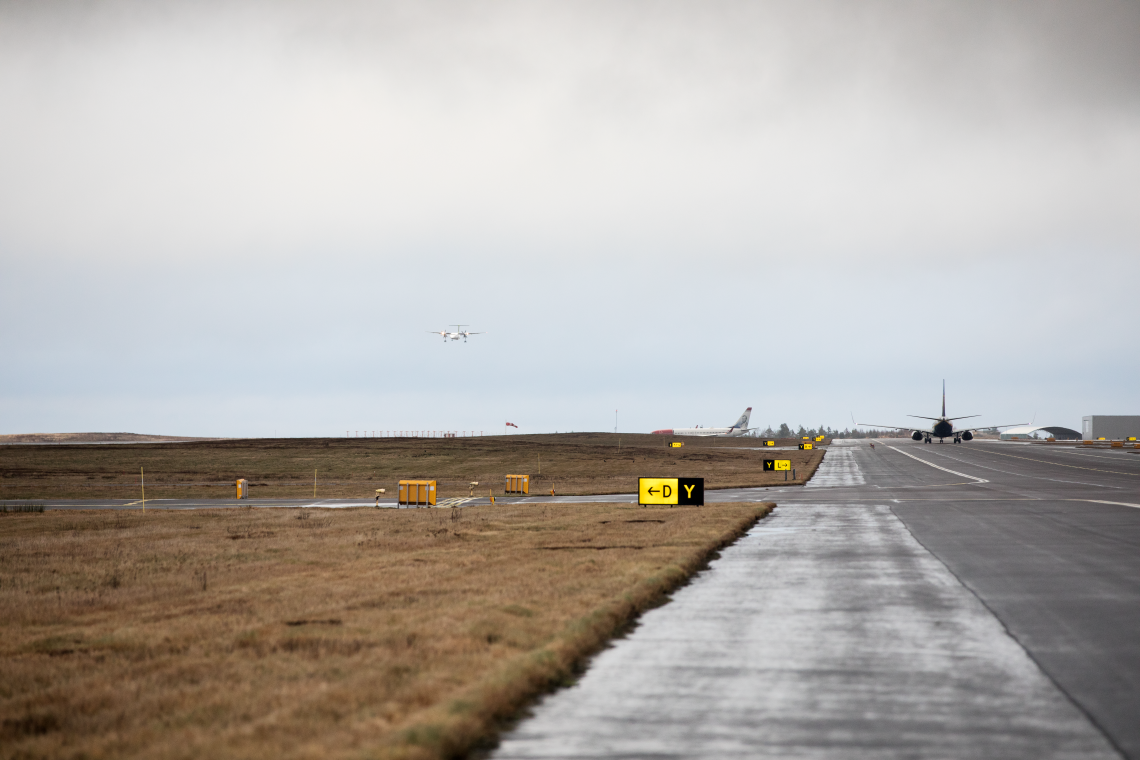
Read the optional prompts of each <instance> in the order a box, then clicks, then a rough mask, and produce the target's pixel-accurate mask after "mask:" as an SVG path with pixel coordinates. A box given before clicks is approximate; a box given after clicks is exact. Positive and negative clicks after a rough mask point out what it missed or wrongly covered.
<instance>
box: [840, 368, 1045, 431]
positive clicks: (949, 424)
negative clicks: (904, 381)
mask: <svg viewBox="0 0 1140 760" xmlns="http://www.w3.org/2000/svg"><path fill="white" fill-rule="evenodd" d="M980 416H981V415H980V414H967V415H966V416H964V417H947V416H946V381H945V380H943V381H942V416H941V417H923V416H921V415H918V414H908V415H907V417H916V418H918V419H920V420H933V421H934V424H933V425H931V426H930V429H929V430H921V429H920V430H914V431H912V432H911V434H910V437H911V438H913V439H914V440H916V441H926V442H927V443H930V442H931V439H932V438H937V439H938V442H939V443H943V440H942V439H944V438H953V439H954V443H961V442H962V441H971V440H973V438H974V431H975V430H981V429H983V428H999V427H1013V425H1024V424H1025V423H1024V422H1017V423H1013V425H978V426H977V427H972V428H962V429H960V430H956V429H955V428H954V425H953V421H954V420H966V419H969V418H970V417H980ZM855 424H857V425H861V426H863V427H878V428H888V429H891V430H907V429H908V426H904V425H875V424H873V423H870V422H857V423H855Z"/></svg>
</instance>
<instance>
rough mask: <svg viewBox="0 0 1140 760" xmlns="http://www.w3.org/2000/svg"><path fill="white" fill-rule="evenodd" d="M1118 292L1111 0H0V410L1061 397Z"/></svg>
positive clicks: (525, 423) (869, 412)
mask: <svg viewBox="0 0 1140 760" xmlns="http://www.w3.org/2000/svg"><path fill="white" fill-rule="evenodd" d="M1138 291H1140V5H1138V4H1137V3H1134V2H1079V3H1078V2H1058V3H1051V2H1042V1H1041V0H1032V1H1026V2H1010V3H995V2H963V1H962V0H952V1H950V2H923V3H912V2H893V3H874V2H862V3H852V2H848V1H846V0H844V1H841V2H802V1H800V0H796V2H786V3H783V2H753V1H749V2H708V1H706V0H702V1H701V2H689V3H666V2H624V3H623V2H612V1H607V2H596V3H591V2H565V3H556V2H550V3H543V2H518V3H511V2H494V3H479V2H464V3H431V2H419V1H417V2H403V3H377V2H359V3H356V2H335V1H334V2H328V1H324V2H311V3H289V2H280V1H277V0H275V1H274V2H252V1H250V2H241V1H240V0H238V1H237V2H186V3H178V2H162V3H154V2H78V1H77V2H52V0H34V1H33V0H27V1H25V2H11V1H9V0H0V357H2V358H0V367H2V368H3V371H0V433H23V432H73V431H130V432H143V433H161V434H184V435H224V436H269V435H274V434H276V435H282V436H285V435H289V436H293V435H344V433H345V431H346V430H353V431H355V430H368V431H373V430H376V431H381V430H408V429H415V430H460V431H462V430H476V431H478V430H482V431H484V432H485V433H492V432H501V431H502V429H503V423H504V422H505V421H507V420H509V421H511V422H514V423H516V424H518V425H519V428H520V431H521V432H553V431H555V430H560V431H564V430H606V429H613V427H614V410H615V409H618V410H620V412H619V415H618V426H619V428H620V429H621V430H622V431H640V432H647V431H650V430H653V429H656V428H661V427H673V426H678V427H680V426H691V425H694V424H701V425H710V426H712V425H728V424H731V423H732V422H733V421H734V420H735V419H736V417H737V416H738V415H739V414H740V412H741V411H742V410H743V409H744V407H746V406H752V407H753V409H754V411H753V417H752V422H753V424H759V425H760V426H761V427H763V426H765V425H768V424H771V425H773V426H777V425H779V424H780V423H781V422H787V423H789V424H791V425H793V426H794V425H798V424H804V425H807V426H815V425H819V424H821V423H822V424H827V425H830V426H833V427H836V426H838V427H843V426H849V425H850V424H851V414H852V413H854V414H855V415H857V416H858V417H860V418H862V419H868V420H870V421H874V422H881V423H894V424H900V425H901V424H906V417H905V415H906V414H908V413H909V414H920V415H932V414H936V413H937V412H938V405H939V403H940V393H941V382H942V380H943V379H944V378H945V380H946V382H947V388H948V411H949V412H951V413H952V414H981V415H983V416H982V417H981V418H979V421H984V422H992V423H1016V422H1028V421H1030V419H1031V418H1033V419H1035V420H1036V422H1037V423H1039V424H1040V423H1046V424H1060V425H1066V426H1070V427H1074V428H1078V429H1079V426H1080V418H1081V416H1082V415H1084V414H1140V392H1138V386H1137V377H1138V374H1140V372H1138V371H1140V338H1138V332H1140V331H1138V327H1140V318H1138V317H1137V314H1138V308H1140V292H1138ZM457 322H462V323H466V324H469V325H470V326H471V327H470V329H473V330H479V331H485V332H486V334H484V335H479V336H476V337H473V338H472V339H471V340H470V342H469V343H467V344H466V345H464V344H462V343H448V344H447V345H444V344H443V342H442V341H441V339H440V338H439V337H438V336H432V335H430V334H428V332H427V331H429V330H442V329H445V328H446V327H447V326H448V325H449V324H454V323H457ZM861 421H862V420H861Z"/></svg>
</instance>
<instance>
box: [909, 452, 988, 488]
mask: <svg viewBox="0 0 1140 760" xmlns="http://www.w3.org/2000/svg"><path fill="white" fill-rule="evenodd" d="M887 448H888V449H890V450H891V451H897V452H898V453H900V454H902V455H903V456H906V457H910V458H911V459H914V460H916V461H918V462H922V463H923V464H925V465H929V466H930V467H933V468H934V469H936V470H942V471H943V472H948V473H950V474H951V475H957V476H958V477H960V478H969V479H970V480H972V481H974V482H975V483H989V482H990V481H988V480H986V479H985V478H975V477H974V476H973V475H967V474H966V473H964V472H956V471H954V470H948V469H946V468H945V467H939V466H938V465H936V464H934V463H933V462H927V461H926V460H925V459H919V458H918V457H916V456H915V455H914V454H908V453H906V452H905V451H903V450H902V449H896V448H895V447H894V446H887Z"/></svg>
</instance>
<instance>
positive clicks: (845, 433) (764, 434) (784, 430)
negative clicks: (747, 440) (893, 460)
mask: <svg viewBox="0 0 1140 760" xmlns="http://www.w3.org/2000/svg"><path fill="white" fill-rule="evenodd" d="M805 435H806V436H807V437H809V438H815V437H816V436H819V435H822V436H823V437H825V438H906V437H907V436H909V435H910V431H909V430H858V429H855V430H848V429H846V428H844V429H843V430H835V429H832V428H829V427H827V426H826V425H820V426H819V427H817V428H805V427H804V426H803V425H800V427H799V430H793V429H792V428H790V427H788V423H786V422H781V423H780V427H779V428H777V429H776V430H773V429H772V427H771V426H768V427H767V428H766V429H764V430H762V431H760V432H759V433H757V436H758V437H760V438H803V437H804V436H805Z"/></svg>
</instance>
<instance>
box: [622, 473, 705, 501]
mask: <svg viewBox="0 0 1140 760" xmlns="http://www.w3.org/2000/svg"><path fill="white" fill-rule="evenodd" d="M637 503H638V504H640V505H641V506H643V507H644V506H647V505H650V504H653V505H660V504H668V505H669V506H674V505H676V506H682V507H684V506H689V507H692V506H701V505H703V504H704V503H705V479H704V478H638V479H637Z"/></svg>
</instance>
